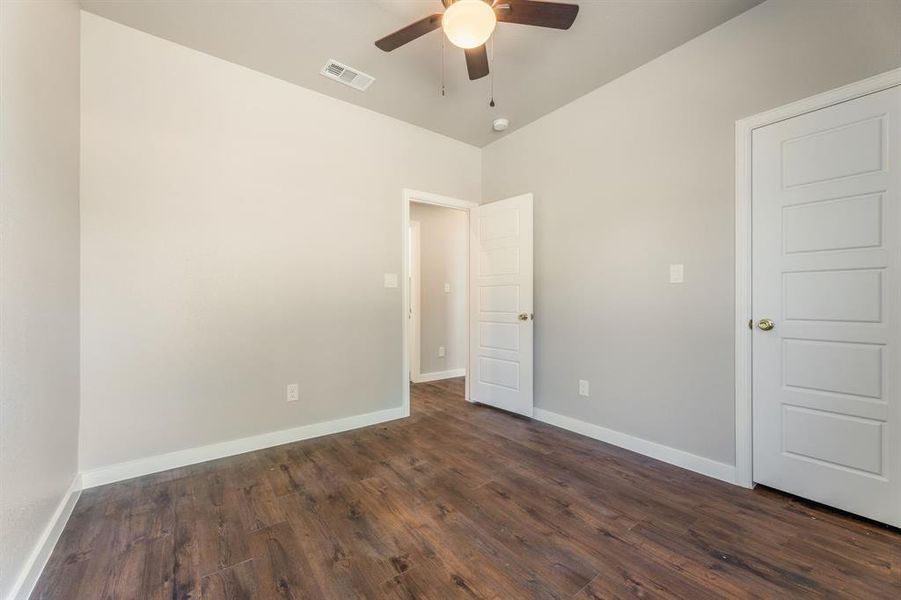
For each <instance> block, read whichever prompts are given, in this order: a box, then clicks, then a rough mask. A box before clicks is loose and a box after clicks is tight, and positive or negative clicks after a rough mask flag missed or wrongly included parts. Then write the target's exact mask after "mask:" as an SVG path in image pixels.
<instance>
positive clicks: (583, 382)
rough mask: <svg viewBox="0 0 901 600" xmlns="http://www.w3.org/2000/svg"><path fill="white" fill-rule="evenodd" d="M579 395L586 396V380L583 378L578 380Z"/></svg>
mask: <svg viewBox="0 0 901 600" xmlns="http://www.w3.org/2000/svg"><path fill="white" fill-rule="evenodd" d="M579 395H580V396H585V397H586V398H587V397H588V382H587V381H586V380H584V379H580V380H579Z"/></svg>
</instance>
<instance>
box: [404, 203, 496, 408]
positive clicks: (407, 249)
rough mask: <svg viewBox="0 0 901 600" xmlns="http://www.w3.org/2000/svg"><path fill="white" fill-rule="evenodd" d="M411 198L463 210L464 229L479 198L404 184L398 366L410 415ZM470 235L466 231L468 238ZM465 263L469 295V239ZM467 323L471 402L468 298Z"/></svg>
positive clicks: (466, 394)
mask: <svg viewBox="0 0 901 600" xmlns="http://www.w3.org/2000/svg"><path fill="white" fill-rule="evenodd" d="M411 202H419V203H420V204H432V205H435V206H444V207H445V208H456V209H458V210H462V211H464V212H465V213H466V230H467V231H469V211H470V209H472V208H475V207H477V206H478V205H479V204H478V202H471V201H469V200H460V199H458V198H451V197H450V196H442V195H440V194H433V193H431V192H420V191H417V190H411V189H407V188H404V190H403V201H402V203H401V219H402V225H403V227H402V231H403V247H402V249H401V250H402V254H401V256H402V257H403V276H402V277H401V281H403V282H404V302H403V318H402V319H401V323H402V324H403V331H402V339H403V349H402V353H403V365H402V369H401V371H402V372H401V376H402V379H401V383H402V385H403V388H402V389H403V410H404V416H406V417H409V416H410V348H409V343H410V337H409V335H410V332H409V331H408V327H409V324H410V319H409V318H408V317H409V315H410V286H409V285H407V282H408V281H409V280H410V273H409V270H410V269H409V261H408V260H407V257H408V256H409V252H410V203H411ZM468 239H469V236H468V235H467V240H468ZM466 265H467V274H466V286H467V290H466V297H467V298H469V272H468V268H469V267H468V265H469V242H468V241H467V244H466ZM464 322H465V323H466V324H467V327H466V362H465V363H464V364H465V365H466V374H467V377H466V389H465V396H466V401H467V402H470V399H469V377H468V375H469V373H471V372H472V371H471V369H470V364H469V302H468V301H467V303H466V320H465V321H464Z"/></svg>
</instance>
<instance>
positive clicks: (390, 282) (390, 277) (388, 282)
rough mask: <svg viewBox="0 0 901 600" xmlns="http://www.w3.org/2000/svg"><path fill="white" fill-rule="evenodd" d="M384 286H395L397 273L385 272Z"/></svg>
mask: <svg viewBox="0 0 901 600" xmlns="http://www.w3.org/2000/svg"><path fill="white" fill-rule="evenodd" d="M385 287H386V288H396V287H397V273H385Z"/></svg>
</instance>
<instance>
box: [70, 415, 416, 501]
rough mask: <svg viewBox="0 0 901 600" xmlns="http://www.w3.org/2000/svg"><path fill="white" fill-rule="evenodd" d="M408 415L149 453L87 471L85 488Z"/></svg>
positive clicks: (304, 427)
mask: <svg viewBox="0 0 901 600" xmlns="http://www.w3.org/2000/svg"><path fill="white" fill-rule="evenodd" d="M406 416H408V415H407V413H406V412H405V410H404V407H402V406H398V407H397V408H389V409H386V410H380V411H376V412H371V413H365V414H362V415H354V416H352V417H345V418H343V419H335V420H334V421H325V422H323V423H313V424H312V425H302V426H301V427H294V428H292V429H283V430H281V431H273V432H270V433H263V434H260V435H255V436H251V437H246V438H240V439H237V440H230V441H228V442H221V443H218V444H210V445H209V446H200V447H197V448H188V449H187V450H178V451H176V452H169V453H167V454H159V455H157V456H148V457H147V458H139V459H137V460H131V461H128V462H122V463H117V464H114V465H109V466H106V467H99V468H96V469H91V470H89V471H83V472H82V484H83V486H84V488H85V489H87V488H92V487H97V486H98V485H106V484H108V483H115V482H117V481H123V480H125V479H131V478H133V477H140V476H142V475H149V474H151V473H158V472H160V471H166V470H169V469H176V468H178V467H185V466H187V465H193V464H197V463H202V462H206V461H208V460H215V459H217V458H225V457H226V456H233V455H235V454H243V453H245V452H253V451H254V450H261V449H263V448H270V447H272V446H279V445H281V444H290V443H291V442H299V441H301V440H308V439H310V438H315V437H320V436H323V435H329V434H332V433H340V432H342V431H349V430H351V429H357V428H359V427H366V426H368V425H376V424H378V423H384V422H386V421H393V420H395V419H401V418H403V417H406Z"/></svg>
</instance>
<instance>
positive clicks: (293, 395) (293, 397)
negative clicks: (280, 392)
mask: <svg viewBox="0 0 901 600" xmlns="http://www.w3.org/2000/svg"><path fill="white" fill-rule="evenodd" d="M299 399H300V386H298V385H297V384H296V383H289V384H288V388H287V395H286V401H287V402H297V401H298V400H299Z"/></svg>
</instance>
